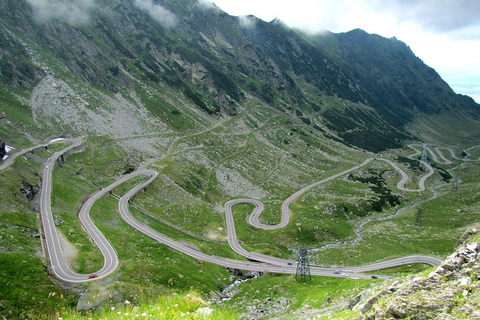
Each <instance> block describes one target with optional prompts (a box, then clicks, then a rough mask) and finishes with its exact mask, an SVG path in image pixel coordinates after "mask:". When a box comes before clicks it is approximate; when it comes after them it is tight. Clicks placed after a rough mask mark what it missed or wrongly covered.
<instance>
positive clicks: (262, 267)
mask: <svg viewBox="0 0 480 320" xmlns="http://www.w3.org/2000/svg"><path fill="white" fill-rule="evenodd" d="M59 141H62V142H70V143H71V145H70V146H68V147H66V148H64V149H63V150H61V151H59V152H56V153H55V154H54V155H52V156H51V157H50V158H48V160H47V161H46V163H45V165H44V169H43V179H42V189H41V196H40V215H41V220H42V225H43V229H44V235H45V243H46V246H47V253H48V257H49V260H50V264H51V267H52V270H53V272H54V273H55V275H56V276H57V277H58V278H60V279H62V280H65V281H68V282H85V281H92V280H96V279H100V278H103V277H106V276H108V275H109V274H111V273H112V272H114V271H115V270H116V268H117V266H118V257H117V254H116V252H115V249H114V248H113V247H112V245H111V244H110V242H109V241H108V240H107V239H106V238H105V237H104V236H103V234H102V233H101V232H100V231H99V230H98V228H97V227H96V226H95V224H94V223H93V221H92V219H91V218H90V216H89V212H90V209H91V207H92V205H93V204H94V202H95V201H96V200H98V199H99V198H101V197H102V196H104V195H105V194H106V193H107V192H109V191H110V190H112V189H114V188H115V187H117V186H118V185H120V184H122V183H124V182H125V181H127V180H129V179H131V178H133V177H137V176H146V179H145V180H144V181H142V182H141V183H139V184H138V185H137V186H135V187H134V188H133V189H131V190H130V191H129V192H127V193H126V194H125V195H124V196H123V197H121V198H120V200H119V203H118V209H119V213H120V215H121V217H122V219H123V220H124V221H125V222H126V223H127V224H128V225H130V226H131V227H132V228H134V229H135V230H137V231H138V232H140V233H142V234H144V235H146V236H148V237H150V238H152V239H154V240H156V241H158V242H161V243H163V244H165V245H167V246H169V247H171V248H173V249H175V250H178V251H180V252H182V253H184V254H187V255H189V256H191V257H193V258H195V259H198V260H202V261H206V262H211V263H215V264H217V265H221V266H223V267H226V268H232V269H241V270H250V271H258V272H270V273H286V274H295V273H296V263H295V262H293V261H289V260H285V259H280V258H276V257H270V256H266V255H262V254H258V253H252V252H248V251H246V250H245V249H243V248H242V247H241V245H240V244H239V241H238V239H237V236H236V233H235V225H234V220H233V212H232V207H233V206H234V205H235V204H238V203H250V204H253V205H255V209H254V211H253V212H252V214H251V215H250V216H249V218H248V222H249V223H250V224H251V225H253V226H255V227H257V228H261V229H265V230H274V229H279V228H283V227H285V226H286V225H288V223H289V220H290V214H291V213H290V209H289V205H290V203H292V202H293V201H295V200H296V199H298V197H300V196H301V195H302V194H304V193H305V192H307V191H309V190H311V189H312V188H314V187H316V186H318V185H321V184H323V183H325V182H328V181H331V180H334V179H336V178H339V177H341V176H343V175H345V174H348V173H350V172H352V171H355V170H358V169H359V168H361V167H363V166H365V165H367V164H369V163H370V162H372V161H383V162H386V163H388V164H389V165H391V166H392V167H393V168H394V169H395V170H396V171H398V172H399V173H400V175H401V177H402V178H401V180H400V182H398V184H397V187H398V188H399V189H402V190H404V191H422V190H425V181H426V179H427V178H428V177H430V176H431V175H432V174H433V173H434V170H433V168H432V167H431V166H430V165H428V164H427V166H426V167H427V169H428V172H427V173H426V174H425V175H424V176H423V177H422V178H421V179H420V181H419V185H418V189H407V188H405V183H406V182H407V181H408V175H407V174H406V173H405V172H404V171H403V170H402V169H401V168H399V167H398V166H397V165H396V164H395V163H393V162H392V161H390V160H388V159H381V158H370V159H367V160H365V161H364V162H363V163H361V164H359V165H357V166H354V167H352V168H350V169H347V170H345V171H343V172H340V173H338V174H335V175H333V176H331V177H328V178H326V179H323V180H321V181H318V182H316V183H313V184H311V185H309V186H306V187H304V188H302V189H301V190H299V191H297V192H295V193H294V194H293V195H291V196H290V197H288V198H287V199H286V200H285V201H284V203H283V204H282V209H281V211H282V212H281V222H280V223H279V224H277V225H266V224H262V223H261V222H260V220H259V216H260V214H261V213H262V211H263V209H264V205H263V204H262V203H261V202H260V201H258V200H253V199H236V200H231V201H228V202H227V203H226V204H225V216H226V224H227V233H228V242H229V244H230V246H231V248H232V249H233V250H234V251H235V252H236V253H238V254H240V255H242V256H244V257H245V258H247V259H248V260H249V261H241V260H234V259H226V258H223V257H217V256H211V255H207V254H204V253H202V252H200V251H198V250H195V249H192V248H190V247H188V246H185V245H183V244H181V243H179V242H177V241H175V240H173V239H171V238H169V237H167V236H165V235H163V234H161V233H160V232H158V231H155V230H154V229H152V228H150V227H148V226H146V225H144V224H142V223H141V222H139V221H138V220H137V219H135V218H134V217H133V216H132V214H131V212H130V210H129V205H128V202H129V200H130V199H131V198H132V197H133V196H134V195H135V194H137V193H138V192H141V191H142V190H145V189H146V188H147V186H148V185H149V184H150V183H151V182H152V181H153V180H154V179H155V178H156V177H157V173H156V172H155V171H151V170H143V171H136V172H133V173H130V174H128V175H125V176H123V177H122V178H121V179H119V180H118V181H116V182H115V183H113V184H111V185H110V186H108V187H107V188H104V189H102V190H100V191H99V192H97V193H96V194H94V195H93V196H91V197H90V198H89V199H88V200H87V202H86V203H85V204H84V205H83V207H82V208H81V210H80V213H79V219H80V221H81V223H82V225H83V227H84V228H85V231H86V232H87V233H88V235H89V237H91V239H92V240H93V241H94V242H95V244H96V245H97V246H98V248H99V249H100V251H101V252H102V255H103V256H104V265H103V267H102V268H101V269H100V270H99V271H98V272H95V275H96V278H94V279H91V278H89V275H87V274H78V273H75V272H74V271H72V270H71V269H70V267H69V266H68V264H67V263H66V261H65V258H64V256H63V254H62V249H61V245H60V241H59V239H58V235H57V231H56V228H55V223H54V221H53V215H52V211H51V193H52V182H51V181H52V171H53V169H54V167H55V162H56V161H57V159H58V158H59V157H60V156H61V155H62V154H63V153H65V152H67V151H69V150H71V149H73V148H75V147H77V146H79V145H80V144H81V143H82V141H81V140H80V139H71V140H54V141H53V142H59ZM50 143H52V142H50ZM48 144H49V143H47V144H44V145H40V146H35V147H32V148H28V149H25V150H23V151H21V152H17V153H15V154H14V155H12V156H10V157H9V158H7V161H5V162H4V163H3V164H2V165H1V166H0V170H2V169H4V168H6V167H7V166H8V165H10V164H11V163H12V162H13V160H14V159H15V158H16V157H18V156H20V155H22V154H25V153H27V152H29V151H31V150H33V149H36V148H39V147H42V146H46V145H48ZM412 148H414V147H413V146H412ZM414 149H415V148H414ZM439 149H440V148H436V151H437V152H438V153H439V155H440V157H441V158H442V160H443V161H442V162H444V163H447V162H445V161H446V158H445V157H444V156H443V154H442V153H441V152H439ZM442 149H446V150H448V151H450V153H451V154H452V156H453V155H454V151H453V149H451V148H442ZM415 150H416V151H417V152H419V151H418V150H417V149H415ZM428 151H429V152H430V153H431V154H432V155H433V154H435V153H434V152H433V151H432V150H431V149H430V148H428ZM415 155H418V153H416V154H415ZM455 158H456V157H455ZM432 159H433V160H434V161H440V160H439V159H438V157H436V155H435V157H433V156H432ZM456 159H458V158H456ZM462 160H464V159H462ZM447 161H448V160H447ZM473 161H474V160H473ZM440 262H441V260H440V259H437V258H434V257H428V256H421V255H413V256H407V257H401V258H398V259H393V260H388V261H383V262H378V263H374V264H369V265H364V266H357V267H342V268H340V269H339V268H335V267H332V268H323V267H322V268H320V267H310V272H311V274H312V275H321V276H329V277H339V278H343V277H352V278H370V277H371V275H364V274H362V272H367V271H375V270H379V269H384V268H389V267H394V266H399V265H405V264H411V263H426V264H430V265H438V264H440ZM334 271H335V273H334ZM337 271H339V272H338V273H337ZM378 278H380V279H387V278H389V277H388V276H378Z"/></svg>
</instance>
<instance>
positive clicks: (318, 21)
mask: <svg viewBox="0 0 480 320" xmlns="http://www.w3.org/2000/svg"><path fill="white" fill-rule="evenodd" d="M202 1H203V2H205V1H208V0H202ZM213 2H214V3H215V4H216V5H217V6H218V7H219V8H220V9H222V10H223V11H225V12H227V13H228V14H230V15H235V16H242V15H249V14H252V15H255V16H257V17H258V18H260V19H262V20H264V21H271V20H273V19H275V18H278V19H280V20H282V21H283V22H285V23H286V24H287V25H289V26H290V27H293V28H299V29H302V30H304V31H307V32H311V33H318V32H322V31H325V30H328V31H331V32H336V33H337V32H347V31H350V30H352V29H356V28H360V29H363V30H365V31H367V32H368V33H375V34H379V35H381V36H384V37H386V38H391V37H396V38H397V39H399V40H401V41H403V42H405V43H406V44H407V45H408V46H409V47H410V48H411V49H412V51H413V52H414V53H415V54H416V55H417V56H418V57H419V58H420V59H422V60H423V61H424V62H425V63H426V64H427V65H429V66H430V67H432V68H434V69H435V70H436V71H437V72H438V73H439V74H440V76H441V77H442V78H443V79H444V80H445V81H446V82H447V83H448V84H449V85H450V86H451V87H452V89H453V90H454V91H455V92H457V93H462V94H466V95H469V96H471V97H472V98H474V99H475V100H476V101H477V102H478V103H480V0H295V1H292V0H213Z"/></svg>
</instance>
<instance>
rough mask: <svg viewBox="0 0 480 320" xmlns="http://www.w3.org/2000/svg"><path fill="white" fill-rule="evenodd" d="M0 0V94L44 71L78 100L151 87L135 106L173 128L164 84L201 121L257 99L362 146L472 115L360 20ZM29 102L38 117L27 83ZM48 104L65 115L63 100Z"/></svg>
mask: <svg viewBox="0 0 480 320" xmlns="http://www.w3.org/2000/svg"><path fill="white" fill-rule="evenodd" d="M55 6H56V7H55ZM0 8H1V12H2V13H1V16H0V17H1V23H0V26H1V28H0V33H1V34H0V35H1V46H0V54H1V59H0V70H1V80H2V87H3V88H4V89H3V90H4V92H5V91H9V90H10V89H13V88H21V89H26V90H27V92H28V90H32V89H34V88H43V89H45V88H44V87H42V83H44V82H46V79H50V80H51V79H59V80H61V81H65V80H66V79H74V81H76V83H77V87H78V88H73V87H71V86H70V87H71V88H70V89H66V90H67V91H68V90H72V91H73V93H72V94H76V95H82V93H83V95H84V96H83V97H82V98H78V97H77V98H78V99H80V100H81V101H85V100H88V99H87V98H86V97H85V92H87V91H92V92H91V93H90V94H91V95H93V96H98V95H99V93H98V92H96V90H100V91H101V92H102V93H105V94H107V95H111V94H118V95H120V96H122V97H124V98H125V97H128V96H129V95H130V92H131V90H134V89H135V88H138V87H142V88H149V89H148V90H152V91H154V92H155V94H154V95H156V96H155V98H153V97H148V98H147V99H145V98H144V99H143V100H142V101H141V104H143V105H144V106H145V107H146V108H147V110H148V111H149V112H150V113H151V114H152V115H153V116H154V117H155V118H156V120H158V121H161V122H163V123H164V124H165V125H166V127H168V128H170V129H173V130H178V124H174V123H169V122H170V121H169V120H167V119H166V118H168V116H167V115H168V114H169V113H168V112H167V113H165V109H169V112H174V113H177V112H180V113H184V111H182V110H177V109H178V106H177V105H176V104H175V103H168V100H169V99H167V98H166V97H165V94H166V92H170V93H171V94H174V95H175V96H177V97H178V96H179V95H180V96H182V97H183V98H182V99H183V101H186V103H187V104H192V103H193V105H194V106H195V107H196V108H198V109H199V110H201V111H202V112H203V113H204V114H205V116H206V118H208V119H209V120H210V119H212V118H213V119H218V118H219V117H222V116H225V115H226V116H234V115H235V113H236V108H238V107H239V106H241V105H242V104H244V103H245V102H246V101H248V100H250V99H260V100H262V101H263V102H265V103H266V104H269V105H270V106H271V107H273V108H275V109H277V110H279V111H281V112H284V113H286V114H288V115H290V116H291V117H292V118H295V119H297V120H300V121H302V122H304V123H305V124H307V125H309V126H311V127H312V128H315V129H317V130H320V131H322V132H325V131H328V134H329V136H335V137H336V138H339V139H340V140H342V141H344V143H346V144H348V145H353V146H356V147H359V148H364V149H367V150H370V151H381V150H384V149H386V148H392V147H399V146H401V144H402V141H404V140H406V139H413V138H414V136H413V135H412V134H411V132H408V131H407V130H406V128H407V126H408V125H409V124H411V123H413V122H414V121H415V120H416V119H417V118H418V117H419V115H426V116H431V115H438V114H446V113H448V112H449V111H453V112H455V113H456V114H458V115H460V116H461V117H464V118H466V119H473V120H475V121H477V120H478V119H480V117H479V115H480V107H479V106H478V104H476V103H475V102H474V101H473V100H472V99H470V98H468V97H466V96H461V95H457V94H455V93H454V92H453V91H452V90H451V88H450V87H449V86H448V85H447V84H446V83H445V82H444V81H443V80H442V79H441V78H440V76H439V75H438V74H437V73H436V72H435V71H434V70H433V69H431V68H429V67H428V66H426V65H425V64H424V63H423V62H422V61H421V60H420V59H419V58H417V57H416V56H415V55H414V54H413V53H412V51H411V50H410V49H409V47H408V46H407V45H405V44H404V43H402V42H401V41H398V40H396V39H394V38H393V39H385V38H383V37H380V36H377V35H370V34H367V33H365V32H364V31H362V30H353V31H350V32H347V33H341V34H333V33H325V34H318V35H307V34H304V33H301V32H299V31H297V30H292V29H290V28H288V27H286V26H285V25H284V24H283V23H281V21H279V20H273V21H271V22H269V23H267V22H264V21H262V20H259V19H257V18H255V17H253V16H247V17H232V16H229V15H228V14H226V13H224V12H222V11H221V10H220V9H218V8H217V7H215V6H214V5H212V4H210V5H208V4H205V3H204V2H197V1H196V0H168V1H157V2H151V1H147V0H136V1H127V0H102V1H97V2H94V3H93V2H89V1H85V2H82V1H79V2H72V4H71V5H70V7H69V6H67V5H65V3H64V2H57V3H56V2H55V1H27V0H20V1H7V0H2V1H1V2H0ZM54 9H55V10H54ZM59 12H60V13H59ZM42 81H43V82H42ZM57 85H58V84H57ZM47 87H48V85H47ZM162 97H163V99H162ZM27 98H29V97H28V94H27ZM8 99H13V100H18V99H15V97H12V96H10V97H8V95H7V97H6V98H5V100H7V101H8ZM63 99H65V97H64V98H63ZM78 99H77V100H78ZM127 99H128V98H127ZM29 100H30V104H34V105H35V106H33V107H32V106H31V107H32V108H33V109H34V117H36V114H35V113H36V110H37V109H38V108H36V103H37V102H39V98H38V97H37V96H35V90H33V94H31V99H29ZM40 100H41V99H40ZM56 100H58V97H57V99H56ZM74 100H75V99H74ZM140 100H141V99H140ZM146 100H148V101H146ZM154 100H155V101H154ZM162 100H167V101H163V102H164V103H163V104H162V103H159V101H162ZM72 102H73V103H74V104H75V101H72ZM76 102H77V104H78V101H76ZM92 103H93V104H95V102H92ZM96 103H97V104H98V103H99V102H98V101H97V102H96ZM135 103H136V102H134V104H135ZM40 104H41V103H40ZM48 104H50V102H48ZM153 104H156V105H155V106H153ZM183 104H184V103H183ZM167 105H168V106H167ZM60 106H61V107H59V108H63V109H65V108H68V107H67V106H66V105H65V104H60ZM77 108H79V107H78V106H77ZM86 108H87V109H89V110H91V109H92V107H91V106H88V105H87V107H86ZM105 108H107V109H109V107H105ZM128 108H130V109H131V108H133V106H129V107H128ZM128 108H127V109H128ZM160 109H163V110H160ZM69 112H70V113H71V112H72V111H71V110H70V111H69ZM85 112H88V111H87V110H85ZM93 112H94V113H95V112H96V111H93ZM38 113H42V112H41V110H38ZM43 113H47V114H51V113H52V112H51V111H48V112H43ZM55 113H56V114H57V118H59V117H60V118H65V117H64V116H61V115H60V114H61V110H56V111H55ZM42 117H43V116H41V117H40V118H42ZM186 117H187V118H191V117H192V115H186ZM47 118H48V116H47ZM209 120H207V121H209ZM36 121H37V122H38V119H36ZM45 121H46V122H47V123H51V122H55V121H56V120H54V119H45ZM79 121H82V120H80V119H76V121H75V124H72V123H71V122H70V123H65V121H64V123H63V124H60V127H62V128H63V129H64V131H69V132H71V131H72V130H73V131H74V132H78V133H79V134H87V133H91V132H92V131H97V133H108V134H112V133H111V132H105V130H99V129H98V128H87V127H89V126H88V121H87V123H85V124H84V125H80V123H79ZM57 124H59V123H58V120H57ZM72 127H73V128H72ZM107 131H108V130H107Z"/></svg>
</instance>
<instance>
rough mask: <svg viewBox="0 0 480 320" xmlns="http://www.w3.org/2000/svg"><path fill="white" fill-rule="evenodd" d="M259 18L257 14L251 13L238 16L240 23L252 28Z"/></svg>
mask: <svg viewBox="0 0 480 320" xmlns="http://www.w3.org/2000/svg"><path fill="white" fill-rule="evenodd" d="M257 20H258V18H256V17H255V16H252V15H249V16H239V17H238V22H239V23H240V26H241V27H243V28H252V27H254V26H255V24H256V23H257Z"/></svg>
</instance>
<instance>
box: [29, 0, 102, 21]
mask: <svg viewBox="0 0 480 320" xmlns="http://www.w3.org/2000/svg"><path fill="white" fill-rule="evenodd" d="M27 1H28V3H30V5H31V6H32V8H33V10H34V14H35V18H36V19H37V20H39V21H41V22H47V21H49V20H52V19H54V20H59V21H65V22H67V23H69V24H71V25H80V24H85V23H88V22H89V20H90V13H91V11H92V10H93V9H94V7H95V4H94V1H93V0H70V1H63V0H27Z"/></svg>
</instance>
